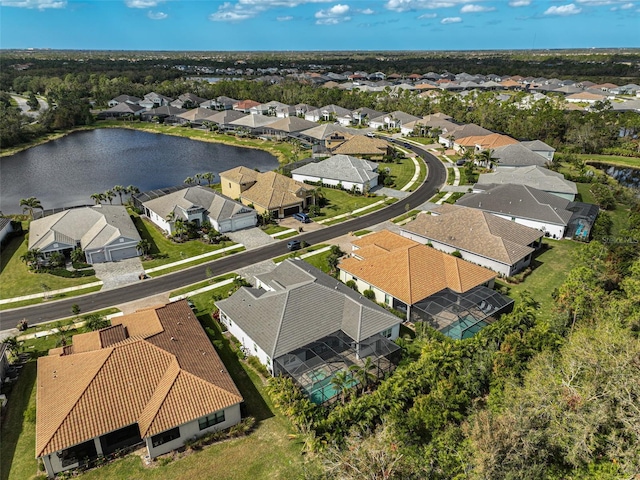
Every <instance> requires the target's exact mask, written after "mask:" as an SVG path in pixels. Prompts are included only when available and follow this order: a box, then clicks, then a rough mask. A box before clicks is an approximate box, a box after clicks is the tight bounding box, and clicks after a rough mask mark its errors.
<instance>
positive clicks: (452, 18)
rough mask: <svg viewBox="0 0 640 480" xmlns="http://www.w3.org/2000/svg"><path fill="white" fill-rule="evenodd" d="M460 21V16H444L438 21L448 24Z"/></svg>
mask: <svg viewBox="0 0 640 480" xmlns="http://www.w3.org/2000/svg"><path fill="white" fill-rule="evenodd" d="M460 22H462V19H461V18H460V17H446V18H443V19H442V20H440V23H441V24H442V25H448V24H450V23H460Z"/></svg>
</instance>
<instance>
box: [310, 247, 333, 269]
mask: <svg viewBox="0 0 640 480" xmlns="http://www.w3.org/2000/svg"><path fill="white" fill-rule="evenodd" d="M329 255H331V251H330V250H329V251H326V252H322V253H318V254H317V255H312V256H310V257H307V258H305V259H304V261H305V262H307V263H309V264H310V265H313V266H314V267H316V268H317V269H318V270H322V271H323V272H324V273H327V274H331V273H330V267H329V263H328V262H327V258H328V257H329Z"/></svg>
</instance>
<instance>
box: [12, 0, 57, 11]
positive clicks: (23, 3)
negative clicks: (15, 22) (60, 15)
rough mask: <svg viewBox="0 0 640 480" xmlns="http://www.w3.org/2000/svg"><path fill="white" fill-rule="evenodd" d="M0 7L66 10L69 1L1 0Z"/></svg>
mask: <svg viewBox="0 0 640 480" xmlns="http://www.w3.org/2000/svg"><path fill="white" fill-rule="evenodd" d="M0 6H3V7H18V8H37V9H38V10H45V9H47V8H64V7H66V6H67V0H0Z"/></svg>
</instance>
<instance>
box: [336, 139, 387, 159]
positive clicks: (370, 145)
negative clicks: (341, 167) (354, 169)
mask: <svg viewBox="0 0 640 480" xmlns="http://www.w3.org/2000/svg"><path fill="white" fill-rule="evenodd" d="M388 149H389V143H388V142H386V141H385V140H382V139H380V138H371V137H366V136H364V135H355V136H353V137H351V138H350V139H348V140H345V141H344V142H343V143H341V144H340V145H338V146H337V147H335V148H334V149H333V153H334V154H336V155H340V154H342V155H385V154H386V153H387V150H388Z"/></svg>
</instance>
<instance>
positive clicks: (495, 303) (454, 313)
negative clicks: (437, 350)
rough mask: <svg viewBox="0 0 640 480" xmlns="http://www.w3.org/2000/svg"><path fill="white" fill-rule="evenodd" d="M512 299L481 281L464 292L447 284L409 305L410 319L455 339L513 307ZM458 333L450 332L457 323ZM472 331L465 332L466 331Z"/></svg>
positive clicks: (488, 323)
mask: <svg viewBox="0 0 640 480" xmlns="http://www.w3.org/2000/svg"><path fill="white" fill-rule="evenodd" d="M513 304H514V300H513V299H511V298H509V297H507V296H505V295H502V294H501V293H498V292H496V291H495V290H492V289H490V288H488V287H485V286H484V285H479V286H477V287H474V288H472V289H471V290H469V291H467V292H464V293H457V292H454V291H453V290H451V289H449V288H445V289H444V290H441V291H439V292H438V293H436V294H433V295H431V296H429V297H428V298H425V299H424V300H422V301H420V302H418V303H416V304H414V305H413V306H412V307H411V321H412V322H414V323H416V322H424V323H426V324H427V325H429V326H430V327H433V328H435V329H436V330H438V331H439V332H442V333H443V334H445V335H447V336H448V337H451V338H453V339H455V340H462V339H463V338H468V337H470V336H473V334H474V333H475V332H473V329H474V327H477V326H478V325H479V324H481V323H482V322H484V323H485V324H487V325H490V324H491V323H493V322H494V321H495V320H496V319H497V318H498V317H499V316H500V315H502V314H503V313H508V312H511V311H512V310H513ZM463 322H464V323H465V324H466V326H465V327H464V328H461V329H460V332H459V335H458V334H455V333H454V332H455V331H456V330H457V329H458V327H459V325H460V324H461V323H463ZM470 331H471V332H472V333H471V335H469V332H470Z"/></svg>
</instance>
